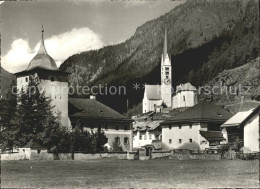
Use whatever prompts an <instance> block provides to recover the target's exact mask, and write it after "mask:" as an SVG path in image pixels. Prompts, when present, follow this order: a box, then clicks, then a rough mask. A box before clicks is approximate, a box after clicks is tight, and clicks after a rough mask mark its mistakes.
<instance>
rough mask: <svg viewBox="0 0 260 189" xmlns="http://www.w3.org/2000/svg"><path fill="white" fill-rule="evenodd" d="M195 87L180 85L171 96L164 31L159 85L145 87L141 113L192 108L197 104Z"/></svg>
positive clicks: (170, 73) (170, 67)
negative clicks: (164, 109) (163, 109)
mask: <svg viewBox="0 0 260 189" xmlns="http://www.w3.org/2000/svg"><path fill="white" fill-rule="evenodd" d="M196 91H197V89H196V87H194V86H192V85H191V84H190V83H186V84H180V85H179V86H177V87H176V92H175V93H174V94H173V92H174V91H173V88H172V65H171V60H170V56H169V55H168V52H167V30H166V29H165V34H164V44H163V53H162V58H161V84H160V85H145V89H144V97H143V102H142V105H143V113H146V112H150V111H155V112H160V111H162V110H161V109H162V108H170V109H175V108H182V107H185V108H186V107H192V106H194V105H195V104H197V103H198V102H197V94H196Z"/></svg>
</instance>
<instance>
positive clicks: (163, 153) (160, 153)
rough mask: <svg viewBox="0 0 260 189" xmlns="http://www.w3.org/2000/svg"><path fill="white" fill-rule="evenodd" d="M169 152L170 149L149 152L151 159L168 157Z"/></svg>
mask: <svg viewBox="0 0 260 189" xmlns="http://www.w3.org/2000/svg"><path fill="white" fill-rule="evenodd" d="M171 154H172V152H171V151H153V152H152V154H151V159H156V158H162V157H169V156H171Z"/></svg>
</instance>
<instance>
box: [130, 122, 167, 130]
mask: <svg viewBox="0 0 260 189" xmlns="http://www.w3.org/2000/svg"><path fill="white" fill-rule="evenodd" d="M161 122H162V120H160V121H140V122H136V123H134V124H133V130H134V131H137V130H139V131H145V130H149V131H152V130H154V129H156V128H157V127H159V126H160V123H161Z"/></svg>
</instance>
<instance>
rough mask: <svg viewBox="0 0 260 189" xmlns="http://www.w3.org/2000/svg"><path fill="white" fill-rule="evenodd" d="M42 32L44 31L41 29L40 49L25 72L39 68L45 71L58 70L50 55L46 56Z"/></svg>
mask: <svg viewBox="0 0 260 189" xmlns="http://www.w3.org/2000/svg"><path fill="white" fill-rule="evenodd" d="M43 32H44V30H43V28H42V39H41V44H40V48H39V50H38V52H37V54H36V55H35V57H34V58H33V59H32V60H31V62H30V63H29V66H28V67H27V69H26V71H29V70H33V69H35V68H41V69H46V70H59V69H58V67H57V65H56V63H55V61H54V59H53V58H52V57H51V56H50V55H48V53H47V51H46V48H45V45H44V38H43Z"/></svg>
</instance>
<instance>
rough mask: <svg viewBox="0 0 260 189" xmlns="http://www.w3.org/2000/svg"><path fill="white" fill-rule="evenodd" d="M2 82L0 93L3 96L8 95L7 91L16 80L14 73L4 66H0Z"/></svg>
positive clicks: (0, 80) (0, 82) (0, 81)
mask: <svg viewBox="0 0 260 189" xmlns="http://www.w3.org/2000/svg"><path fill="white" fill-rule="evenodd" d="M0 68H1V70H0V77H1V79H0V84H1V90H0V95H2V96H3V97H5V96H6V93H7V91H8V90H9V89H11V84H12V82H13V81H14V75H13V74H11V73H9V72H8V71H6V70H5V69H4V68H2V67H0Z"/></svg>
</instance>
